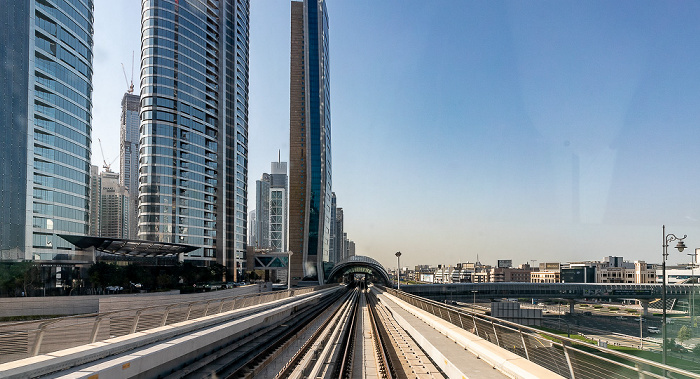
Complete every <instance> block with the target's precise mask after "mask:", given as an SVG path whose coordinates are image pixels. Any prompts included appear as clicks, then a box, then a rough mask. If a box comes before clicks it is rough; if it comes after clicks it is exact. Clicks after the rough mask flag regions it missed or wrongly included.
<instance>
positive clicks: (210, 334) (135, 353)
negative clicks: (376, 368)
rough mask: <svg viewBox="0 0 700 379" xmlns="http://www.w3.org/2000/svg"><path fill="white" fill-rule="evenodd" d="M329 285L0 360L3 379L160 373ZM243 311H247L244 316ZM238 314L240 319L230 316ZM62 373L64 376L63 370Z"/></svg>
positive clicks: (275, 317) (266, 321)
mask: <svg viewBox="0 0 700 379" xmlns="http://www.w3.org/2000/svg"><path fill="white" fill-rule="evenodd" d="M334 290H338V288H335V289H327V290H321V291H316V292H311V293H307V294H303V295H297V296H295V297H294V298H287V299H281V300H277V301H273V302H270V303H265V304H260V305H256V306H252V307H247V308H243V309H237V310H232V311H229V312H225V313H221V314H216V315H211V316H206V317H203V318H199V319H196V320H189V321H184V322H181V323H177V324H172V325H167V326H162V327H159V328H154V329H150V330H147V331H143V332H137V333H133V334H128V335H125V336H121V337H116V338H112V339H109V340H105V341H101V342H96V343H92V344H87V345H82V346H78V347H74V348H70V349H66V350H61V351H56V352H53V353H49V354H44V355H38V356H35V357H31V358H26V359H22V360H18V361H14V362H9V363H4V364H0V372H1V373H2V375H0V376H1V377H3V378H12V379H18V378H33V377H38V376H43V375H47V374H50V373H55V372H58V371H64V370H69V371H67V372H65V375H67V376H65V377H71V378H88V377H95V378H96V377H98V376H97V375H99V378H100V379H106V378H107V379H108V378H130V377H156V376H158V375H159V373H158V372H160V373H162V372H167V371H169V370H170V369H172V368H174V367H177V366H178V365H179V364H181V363H182V362H183V361H187V360H191V359H196V358H197V357H198V356H199V355H202V354H204V352H205V351H206V350H207V349H210V348H211V349H213V348H214V347H216V346H217V345H221V344H225V343H226V342H227V341H228V340H230V339H232V338H234V337H235V336H236V335H238V334H239V333H241V332H243V333H245V332H247V331H250V330H252V329H257V328H259V327H261V326H265V325H268V324H270V323H272V322H274V321H275V320H278V319H280V318H281V317H284V316H285V315H289V314H290V313H291V312H292V311H293V309H294V308H295V307H297V306H299V304H300V303H299V302H300V301H301V302H303V303H310V302H316V301H318V300H319V299H320V297H322V296H324V294H325V293H326V292H327V291H334ZM241 313H243V315H242V317H241ZM235 316H239V318H237V319H236V320H232V321H227V320H228V319H230V318H232V317H235ZM61 377H64V376H63V374H62V375H61Z"/></svg>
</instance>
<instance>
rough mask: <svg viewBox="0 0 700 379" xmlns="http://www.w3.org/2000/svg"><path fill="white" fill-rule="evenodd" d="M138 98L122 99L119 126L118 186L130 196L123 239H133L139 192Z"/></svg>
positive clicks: (127, 97) (134, 96)
mask: <svg viewBox="0 0 700 379" xmlns="http://www.w3.org/2000/svg"><path fill="white" fill-rule="evenodd" d="M139 108H140V102H139V96H138V95H134V94H132V93H131V92H128V93H125V94H124V97H122V115H121V123H120V126H119V184H121V185H122V186H124V187H126V190H127V191H129V194H130V195H131V204H130V209H129V217H130V218H131V220H129V233H128V236H126V237H124V238H131V239H135V238H136V234H137V230H136V227H137V219H136V215H137V209H138V202H139V201H138V192H139V186H138V183H139Z"/></svg>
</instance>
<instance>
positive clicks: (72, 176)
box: [0, 0, 93, 286]
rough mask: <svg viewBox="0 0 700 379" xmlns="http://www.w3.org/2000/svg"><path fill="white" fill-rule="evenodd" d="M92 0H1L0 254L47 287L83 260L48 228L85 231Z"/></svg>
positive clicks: (85, 259)
mask: <svg viewBox="0 0 700 379" xmlns="http://www.w3.org/2000/svg"><path fill="white" fill-rule="evenodd" d="M92 4H93V3H92V1H89V0H73V1H56V2H46V1H40V0H23V1H11V0H2V1H0V20H2V21H1V25H2V27H0V57H2V61H3V64H1V65H0V83H3V89H2V91H0V125H2V127H0V172H2V178H0V260H12V261H16V260H34V261H36V262H38V263H39V264H41V265H42V267H43V268H42V271H43V274H42V275H45V277H49V278H52V279H51V280H50V281H49V282H48V283H47V285H49V286H62V285H64V284H67V283H69V282H70V275H69V274H70V273H72V272H74V270H73V268H74V267H75V266H77V265H82V264H84V263H88V262H90V260H91V257H90V256H86V255H85V254H84V253H83V252H82V251H80V250H76V249H75V248H74V246H73V245H72V244H70V243H68V242H67V241H65V240H63V239H61V238H60V237H58V236H57V234H73V235H86V234H87V233H88V231H89V214H88V212H89V193H90V166H91V164H90V156H91V134H92V49H93V40H92V38H93V6H92ZM46 271H50V272H46Z"/></svg>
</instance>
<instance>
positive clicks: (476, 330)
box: [471, 315, 479, 337]
mask: <svg viewBox="0 0 700 379" xmlns="http://www.w3.org/2000/svg"><path fill="white" fill-rule="evenodd" d="M471 318H472V322H474V332H475V333H476V336H477V337H479V328H477V327H476V317H474V315H472V316H471Z"/></svg>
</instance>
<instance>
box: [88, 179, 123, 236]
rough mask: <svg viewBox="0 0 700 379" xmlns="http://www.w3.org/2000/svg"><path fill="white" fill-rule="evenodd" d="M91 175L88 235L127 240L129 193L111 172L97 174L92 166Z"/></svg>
mask: <svg viewBox="0 0 700 379" xmlns="http://www.w3.org/2000/svg"><path fill="white" fill-rule="evenodd" d="M91 173H92V175H93V177H92V178H91V187H92V188H91V189H90V194H91V198H90V200H91V204H90V206H91V208H90V226H91V231H90V234H91V235H93V236H95V237H106V238H120V239H129V232H130V230H131V224H130V222H131V221H132V219H133V217H132V215H131V213H130V212H131V211H132V201H131V196H130V195H129V191H128V190H127V189H126V187H124V186H123V185H121V183H120V175H119V174H117V173H114V172H111V171H102V172H101V173H99V174H97V166H92V170H91Z"/></svg>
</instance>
